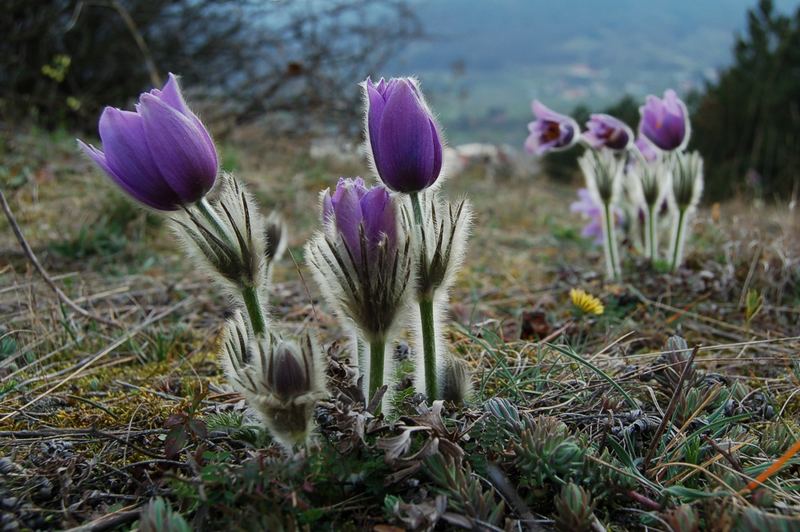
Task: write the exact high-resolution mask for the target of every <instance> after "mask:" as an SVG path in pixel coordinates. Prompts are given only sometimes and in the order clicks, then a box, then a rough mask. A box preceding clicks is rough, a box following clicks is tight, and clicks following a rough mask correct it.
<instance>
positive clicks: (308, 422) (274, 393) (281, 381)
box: [220, 312, 328, 450]
mask: <svg viewBox="0 0 800 532" xmlns="http://www.w3.org/2000/svg"><path fill="white" fill-rule="evenodd" d="M220 357H221V363H222V367H223V369H224V371H225V374H226V375H227V377H228V380H229V382H230V383H231V385H232V386H233V388H234V389H235V390H237V391H238V392H240V393H242V394H243V395H244V396H245V399H246V401H247V403H248V404H249V405H250V407H251V408H253V409H254V410H255V411H256V412H257V413H258V415H259V416H260V417H261V419H262V420H263V422H264V424H265V425H266V426H267V428H268V429H269V431H270V433H271V434H272V436H273V437H274V438H275V439H276V440H277V441H278V442H279V443H280V444H281V445H283V446H284V447H285V448H286V449H288V450H291V449H292V448H293V447H294V446H295V445H299V444H302V443H303V442H305V441H306V439H307V438H308V436H309V434H310V433H311V428H312V425H313V417H314V416H313V414H314V406H315V405H316V403H317V401H319V400H320V399H323V398H324V397H326V396H327V395H328V392H327V389H326V385H325V375H324V366H323V358H322V353H321V350H320V347H319V345H318V344H317V341H316V340H315V339H314V338H313V337H312V336H311V335H306V336H305V337H303V339H302V340H301V341H300V342H299V343H298V342H295V341H292V340H284V339H282V338H279V337H277V336H274V335H272V334H268V335H255V336H254V335H253V334H252V333H251V332H250V329H249V328H248V326H247V324H246V323H245V321H244V320H243V319H242V315H241V314H240V313H239V312H237V313H236V314H235V315H234V317H233V318H232V319H231V320H230V321H229V322H228V323H227V325H226V328H225V332H224V335H223V338H222V352H221V355H220Z"/></svg>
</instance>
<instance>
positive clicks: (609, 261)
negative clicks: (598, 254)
mask: <svg viewBox="0 0 800 532" xmlns="http://www.w3.org/2000/svg"><path fill="white" fill-rule="evenodd" d="M612 216H613V214H612V212H611V203H604V204H603V218H604V220H603V222H604V224H603V225H604V228H605V244H606V270H607V272H606V273H607V274H608V277H609V279H614V280H617V279H619V271H618V269H617V251H616V249H615V248H616V243H617V242H616V239H615V238H614V219H613V218H612Z"/></svg>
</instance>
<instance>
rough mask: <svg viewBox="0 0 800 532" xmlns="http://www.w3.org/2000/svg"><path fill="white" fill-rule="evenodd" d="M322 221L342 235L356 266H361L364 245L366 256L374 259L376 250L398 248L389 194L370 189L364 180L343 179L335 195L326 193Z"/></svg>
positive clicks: (358, 178)
mask: <svg viewBox="0 0 800 532" xmlns="http://www.w3.org/2000/svg"><path fill="white" fill-rule="evenodd" d="M322 212H323V214H322V216H323V221H324V222H325V223H326V224H327V225H328V228H329V230H333V231H336V232H338V233H339V235H341V238H342V240H343V241H344V244H345V246H347V249H348V251H349V253H350V255H351V256H352V257H353V259H354V261H355V263H356V264H361V258H362V251H361V249H362V243H366V245H367V249H366V250H365V251H366V252H367V257H368V258H370V259H374V257H375V254H376V253H377V250H378V249H379V248H380V247H385V248H386V249H387V251H391V250H394V249H395V245H396V242H397V221H396V218H395V207H394V204H393V203H392V200H391V197H390V196H389V192H388V191H387V190H386V188H384V187H382V186H375V187H372V188H371V189H367V188H366V186H365V185H364V180H363V179H361V178H360V177H357V178H355V179H346V178H340V179H339V183H338V184H337V185H336V190H335V191H334V193H333V194H331V193H330V190H326V191H325V194H324V196H323V198H322Z"/></svg>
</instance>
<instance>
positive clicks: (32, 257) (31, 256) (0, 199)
mask: <svg viewBox="0 0 800 532" xmlns="http://www.w3.org/2000/svg"><path fill="white" fill-rule="evenodd" d="M0 204H2V206H3V212H4V213H5V215H6V218H7V219H8V223H9V225H11V229H12V230H13V231H14V235H15V236H16V237H17V241H18V242H19V245H20V246H21V247H22V251H24V252H25V256H27V257H28V260H29V261H30V262H31V264H33V267H34V268H36V271H37V272H39V275H41V276H42V279H44V282H45V283H47V286H49V287H50V288H52V289H53V291H54V292H55V293H56V296H58V299H59V300H60V301H61V302H62V303H64V304H65V305H66V306H68V307H69V308H71V309H72V310H74V311H75V312H77V313H78V314H80V315H81V316H84V317H86V318H89V319H90V320H94V321H97V322H100V323H103V324H105V325H110V326H112V327H119V324H118V323H115V322H113V321H111V320H107V319H105V318H101V317H100V316H95V315H94V314H92V313H91V312H89V311H88V310H86V309H84V308H83V307H81V306H80V305H78V304H77V303H75V302H74V301H72V299H70V298H69V296H68V295H67V294H65V293H64V292H63V291H62V290H61V289H60V288H59V287H58V285H56V283H55V282H54V281H53V279H52V278H51V277H50V275H48V273H47V270H45V269H44V267H43V266H42V264H41V263H40V262H39V259H37V258H36V254H35V253H34V252H33V249H31V246H30V245H29V244H28V241H27V240H25V236H24V235H23V234H22V229H20V227H19V224H18V223H17V219H16V218H15V217H14V213H13V212H11V207H9V205H8V202H7V201H6V196H5V194H3V191H2V190H1V189H0Z"/></svg>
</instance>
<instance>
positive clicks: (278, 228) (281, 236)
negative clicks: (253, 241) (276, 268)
mask: <svg viewBox="0 0 800 532" xmlns="http://www.w3.org/2000/svg"><path fill="white" fill-rule="evenodd" d="M286 232H287V231H286V224H285V223H284V221H283V218H281V216H280V215H279V214H278V213H277V212H272V213H270V215H269V216H268V217H267V220H266V222H265V224H264V233H265V234H266V236H267V242H266V248H265V250H264V253H265V254H266V256H267V262H268V263H270V264H272V263H273V262H275V261H277V260H280V259H281V257H283V254H284V252H285V251H286V244H287V240H288V237H287V236H286Z"/></svg>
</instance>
